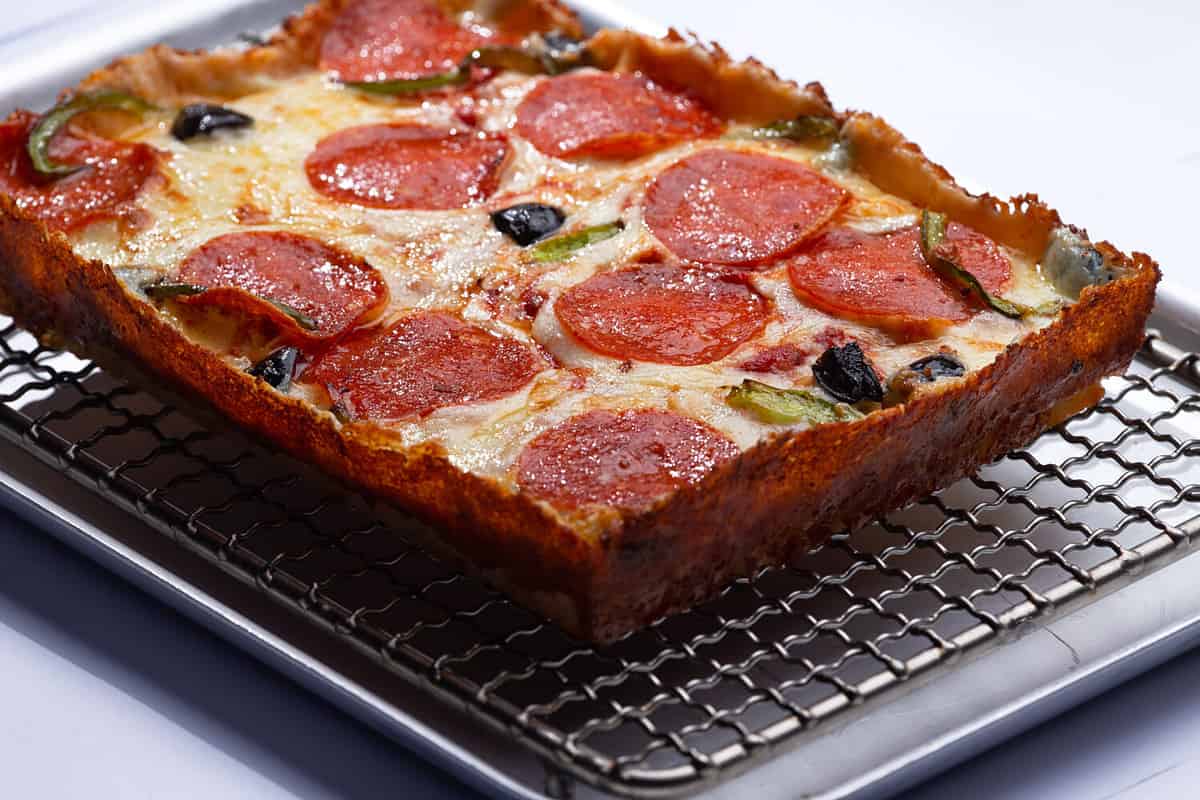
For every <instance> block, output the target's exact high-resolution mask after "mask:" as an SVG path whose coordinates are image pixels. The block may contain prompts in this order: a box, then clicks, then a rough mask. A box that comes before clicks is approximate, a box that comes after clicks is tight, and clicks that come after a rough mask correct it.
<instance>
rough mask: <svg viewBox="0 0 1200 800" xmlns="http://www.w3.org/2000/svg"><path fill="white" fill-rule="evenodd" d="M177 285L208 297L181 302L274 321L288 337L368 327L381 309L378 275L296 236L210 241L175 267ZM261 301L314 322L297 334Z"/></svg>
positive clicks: (260, 234) (383, 295)
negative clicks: (200, 290) (310, 328)
mask: <svg viewBox="0 0 1200 800" xmlns="http://www.w3.org/2000/svg"><path fill="white" fill-rule="evenodd" d="M178 280H179V281H180V282H181V283H190V284H193V285H196V286H204V287H208V288H209V289H210V291H207V292H204V293H203V294H199V295H195V296H193V297H190V298H181V299H182V300H184V302H187V303H192V304H203V305H217V306H221V307H224V308H227V309H230V310H238V311H242V312H248V313H250V314H253V315H255V316H258V317H263V318H267V319H271V320H273V321H274V322H275V323H276V325H277V327H279V329H280V330H282V331H286V332H288V333H290V334H292V335H293V336H301V337H306V338H322V339H324V338H329V337H333V336H338V335H340V334H341V333H343V332H344V331H346V330H348V329H349V328H351V327H353V326H355V325H359V324H363V323H365V322H369V321H370V320H371V319H373V318H374V317H376V316H377V315H378V314H379V313H380V312H382V311H383V308H384V307H385V306H386V305H387V300H388V288H387V284H386V283H385V282H384V279H383V276H381V275H380V274H379V272H377V271H376V270H375V268H374V267H372V266H370V265H369V264H367V263H366V262H365V261H363V260H362V259H361V258H358V257H356V256H352V255H350V254H349V253H346V252H343V251H341V250H338V249H336V248H334V247H330V246H329V245H327V244H325V243H323V242H320V241H318V240H316V239H313V238H311V237H309V236H302V235H299V234H295V233H287V232H283V231H254V232H242V233H230V234H226V235H224V236H218V237H216V238H215V239H210V240H209V241H207V242H205V243H204V244H202V245H200V247H198V248H196V249H195V250H193V251H192V252H191V253H190V254H189V255H188V256H187V258H185V259H184V260H183V263H182V264H180V267H179V273H178ZM267 300H274V301H276V302H279V303H285V304H287V305H289V306H291V307H292V308H294V309H296V310H297V311H299V312H300V313H301V314H304V315H305V316H307V317H309V318H310V319H312V320H313V322H315V323H316V329H315V330H313V331H302V330H301V329H300V327H299V326H298V325H297V324H296V322H295V320H293V319H291V318H289V317H288V316H287V315H286V314H284V313H282V312H281V311H280V310H279V309H277V308H275V307H274V306H272V305H271V304H270V303H268V302H266V301H267Z"/></svg>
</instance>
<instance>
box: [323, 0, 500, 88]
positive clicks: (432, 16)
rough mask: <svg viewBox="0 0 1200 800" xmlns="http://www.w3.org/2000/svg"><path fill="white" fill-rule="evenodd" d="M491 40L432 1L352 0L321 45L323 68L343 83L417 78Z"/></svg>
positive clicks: (452, 64) (449, 64) (453, 63)
mask: <svg viewBox="0 0 1200 800" xmlns="http://www.w3.org/2000/svg"><path fill="white" fill-rule="evenodd" d="M489 38H490V35H489V32H488V31H485V30H481V29H471V28H465V27H463V26H461V25H459V24H458V23H457V22H455V21H454V20H453V19H451V18H450V17H449V16H447V14H446V13H445V12H444V11H443V10H442V8H441V7H440V6H439V5H438V4H437V3H436V2H433V0H352V2H350V3H349V4H348V5H347V6H346V7H345V8H344V9H342V12H341V13H340V14H339V15H338V16H337V19H335V20H334V22H333V25H332V26H331V27H330V28H329V31H328V32H327V33H326V34H325V38H324V39H323V40H322V41H321V56H320V67H321V69H323V70H328V71H331V72H333V73H335V74H336V75H337V77H338V78H340V79H341V80H343V81H382V80H389V79H393V78H419V77H423V76H426V75H432V74H434V73H438V72H446V71H447V70H450V69H452V68H454V67H455V66H457V65H458V63H459V62H460V61H462V59H463V57H465V56H466V55H467V54H468V53H470V52H471V51H472V50H474V49H475V48H476V47H479V46H480V45H482V44H484V43H485V42H487V41H488V40H489Z"/></svg>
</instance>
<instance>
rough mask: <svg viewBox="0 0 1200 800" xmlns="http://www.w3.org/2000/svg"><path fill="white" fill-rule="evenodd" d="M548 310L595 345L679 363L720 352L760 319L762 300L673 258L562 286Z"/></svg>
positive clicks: (626, 355)
mask: <svg viewBox="0 0 1200 800" xmlns="http://www.w3.org/2000/svg"><path fill="white" fill-rule="evenodd" d="M554 311H555V313H556V315H557V316H558V319H559V321H560V322H562V324H563V326H564V327H566V329H567V330H568V331H570V332H571V334H572V335H573V336H574V337H575V338H576V339H578V340H579V341H581V342H582V343H583V344H584V345H586V346H587V347H589V348H591V349H592V350H595V351H596V352H599V353H603V354H604V355H608V356H612V357H613V358H620V359H633V360H637V361H652V362H655V363H659V364H676V365H681V366H683V365H692V364H707V363H709V362H711V361H716V360H717V359H719V358H723V357H725V356H726V355H728V354H729V353H731V352H733V351H734V350H735V349H736V348H737V347H738V345H740V344H742V343H743V342H745V341H747V340H748V339H750V338H752V337H754V336H756V335H757V334H758V333H759V332H760V331H761V330H762V329H763V326H764V325H765V324H766V321H767V302H766V300H764V299H763V297H762V295H760V294H758V293H757V292H755V291H754V289H752V288H751V287H750V286H748V285H747V284H746V283H745V282H744V281H741V280H738V279H737V278H736V277H735V276H730V275H723V274H721V273H720V272H717V271H715V270H712V269H701V268H695V267H686V266H681V265H679V264H638V265H636V266H633V267H628V268H625V269H620V270H615V271H611V272H601V273H598V274H596V275H593V276H592V277H591V278H589V279H588V280H586V281H584V282H583V283H581V284H579V285H577V286H573V287H572V288H571V289H569V290H567V291H566V292H564V293H563V294H562V296H560V297H559V298H558V300H557V301H556V302H555V304H554Z"/></svg>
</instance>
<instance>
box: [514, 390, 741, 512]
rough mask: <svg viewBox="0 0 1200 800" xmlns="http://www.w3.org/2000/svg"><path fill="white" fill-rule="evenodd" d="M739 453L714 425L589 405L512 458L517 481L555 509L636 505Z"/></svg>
mask: <svg viewBox="0 0 1200 800" xmlns="http://www.w3.org/2000/svg"><path fill="white" fill-rule="evenodd" d="M737 455H738V448H737V445H735V444H734V443H733V442H731V441H730V440H729V439H727V438H726V437H725V436H724V435H723V434H721V433H720V432H718V431H716V430H714V429H712V428H710V427H709V426H708V425H705V424H704V423H703V422H698V421H696V420H694V419H691V418H689V417H683V416H680V415H678V414H672V413H670V412H667V411H658V410H655V409H639V410H634V411H623V412H620V413H614V412H612V411H589V412H587V413H585V414H580V415H579V416H576V417H572V418H571V419H568V420H567V421H566V422H563V423H562V424H560V425H558V426H557V427H554V428H551V429H550V430H548V431H545V432H544V433H542V434H541V435H539V436H538V437H537V438H535V439H534V440H533V441H532V442H530V443H529V444H528V445H526V447H525V449H524V450H523V451H522V452H521V456H520V458H519V459H518V460H517V482H518V483H520V485H521V486H522V487H523V488H524V489H526V490H527V491H529V492H531V493H532V494H533V495H535V496H537V497H540V498H542V499H543V500H547V501H549V502H551V503H553V504H554V505H556V506H559V507H560V508H568V509H569V508H578V507H579V506H583V505H588V504H592V503H604V504H607V505H611V506H616V507H618V508H628V509H633V510H642V509H645V508H647V507H648V506H650V505H651V504H652V503H653V502H654V500H655V499H657V498H659V497H661V496H662V495H664V494H667V493H668V492H671V491H672V490H674V489H677V488H678V487H680V486H683V485H685V484H689V483H695V482H696V481H699V480H700V479H701V478H703V477H704V476H705V475H707V474H708V473H709V472H710V471H711V470H712V469H713V467H715V466H717V465H718V464H720V463H721V462H723V461H727V460H729V459H731V458H734V457H736V456H737Z"/></svg>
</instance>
